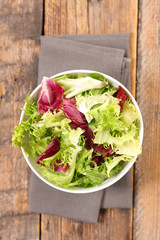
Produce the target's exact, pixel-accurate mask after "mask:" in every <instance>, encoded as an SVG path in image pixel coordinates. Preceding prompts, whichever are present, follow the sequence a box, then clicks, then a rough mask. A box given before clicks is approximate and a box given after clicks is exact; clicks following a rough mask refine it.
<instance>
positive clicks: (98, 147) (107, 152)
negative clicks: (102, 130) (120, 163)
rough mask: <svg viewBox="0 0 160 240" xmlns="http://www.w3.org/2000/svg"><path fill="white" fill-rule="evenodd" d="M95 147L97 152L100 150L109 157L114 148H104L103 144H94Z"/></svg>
mask: <svg viewBox="0 0 160 240" xmlns="http://www.w3.org/2000/svg"><path fill="white" fill-rule="evenodd" d="M93 149H94V150H95V151H96V152H99V153H101V154H102V155H105V156H106V157H109V156H110V155H111V153H112V148H111V147H109V148H107V149H106V148H104V146H103V144H101V145H99V146H98V144H94V145H93Z"/></svg>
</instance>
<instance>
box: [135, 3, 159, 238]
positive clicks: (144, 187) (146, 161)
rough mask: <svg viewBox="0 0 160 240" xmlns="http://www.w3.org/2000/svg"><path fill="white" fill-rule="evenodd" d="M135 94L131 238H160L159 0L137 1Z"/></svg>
mask: <svg viewBox="0 0 160 240" xmlns="http://www.w3.org/2000/svg"><path fill="white" fill-rule="evenodd" d="M138 21H139V24H138V62H137V64H138V69H137V98H138V103H139V105H140V108H141V111H142V115H143V118H144V129H145V131H144V142H143V154H142V155H141V156H140V157H139V160H138V161H137V163H136V166H135V205H134V221H133V239H134V240H146V239H149V240H159V239H160V1H159V0H153V1H145V0H141V1H140V3H139V18H138Z"/></svg>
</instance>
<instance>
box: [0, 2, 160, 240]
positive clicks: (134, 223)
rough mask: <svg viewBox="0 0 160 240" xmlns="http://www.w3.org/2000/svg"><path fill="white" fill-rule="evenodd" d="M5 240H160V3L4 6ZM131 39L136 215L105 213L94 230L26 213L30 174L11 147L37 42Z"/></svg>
mask: <svg viewBox="0 0 160 240" xmlns="http://www.w3.org/2000/svg"><path fill="white" fill-rule="evenodd" d="M0 12H1V13H0V14H1V15H0V104H1V111H0V118H1V119H0V122H1V124H0V126H1V131H0V134H1V135H0V192H1V193H0V240H12V239H13V240H18V239H20V240H22V239H28V240H33V239H42V240H45V239H49V240H52V239H54V240H60V239H65V240H67V239H75V240H78V239H83V240H104V239H106V240H131V239H133V240H160V160H159V158H158V157H159V151H158V150H159V149H158V147H159V146H160V1H159V0H151V1H149V0H139V1H138V0H130V1H129V0H88V1H87V0H68V1H67V0H43V1H42V0H39V1H38V0H8V1H6V0H1V1H0ZM115 32H129V33H130V37H131V38H130V54H131V59H132V66H131V85H132V94H133V95H136V98H137V101H138V104H139V106H140V108H141V111H142V115H143V118H144V127H145V132H144V144H143V154H142V155H141V156H140V157H139V159H138V161H137V163H136V164H135V166H134V174H133V175H134V176H133V179H134V181H133V184H134V192H133V197H134V208H133V209H106V210H101V212H100V217H99V222H98V223H97V224H87V223H80V222H77V221H72V220H69V219H66V218H63V217H56V216H49V215H44V214H42V215H39V214H31V213H29V211H28V181H29V169H28V166H27V164H26V162H25V160H24V158H23V156H22V153H21V151H20V149H16V148H13V147H12V146H11V129H13V127H14V126H15V125H16V124H18V120H19V116H20V107H22V106H23V104H24V99H25V96H26V94H27V93H28V92H29V91H30V90H33V89H34V88H35V87H36V84H37V64H38V56H39V50H40V35H41V34H42V35H58V34H90V33H115Z"/></svg>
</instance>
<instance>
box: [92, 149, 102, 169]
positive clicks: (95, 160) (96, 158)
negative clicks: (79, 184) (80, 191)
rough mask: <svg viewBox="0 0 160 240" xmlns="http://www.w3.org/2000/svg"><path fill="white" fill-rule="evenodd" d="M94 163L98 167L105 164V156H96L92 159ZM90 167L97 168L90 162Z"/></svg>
mask: <svg viewBox="0 0 160 240" xmlns="http://www.w3.org/2000/svg"><path fill="white" fill-rule="evenodd" d="M93 154H94V152H93V153H92V155H93ZM92 161H94V162H95V163H96V164H97V166H100V164H101V162H104V158H103V156H95V157H93V158H92ZM90 165H92V166H93V167H94V166H95V165H94V163H93V162H90Z"/></svg>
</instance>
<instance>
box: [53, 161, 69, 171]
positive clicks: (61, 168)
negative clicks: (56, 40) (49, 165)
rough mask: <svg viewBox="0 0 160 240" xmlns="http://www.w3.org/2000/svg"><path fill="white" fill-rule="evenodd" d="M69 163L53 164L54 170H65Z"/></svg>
mask: <svg viewBox="0 0 160 240" xmlns="http://www.w3.org/2000/svg"><path fill="white" fill-rule="evenodd" d="M69 167H70V165H69V164H68V163H67V164H66V166H65V167H64V164H61V165H54V171H56V172H66V171H67V169H68V168H69Z"/></svg>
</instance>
